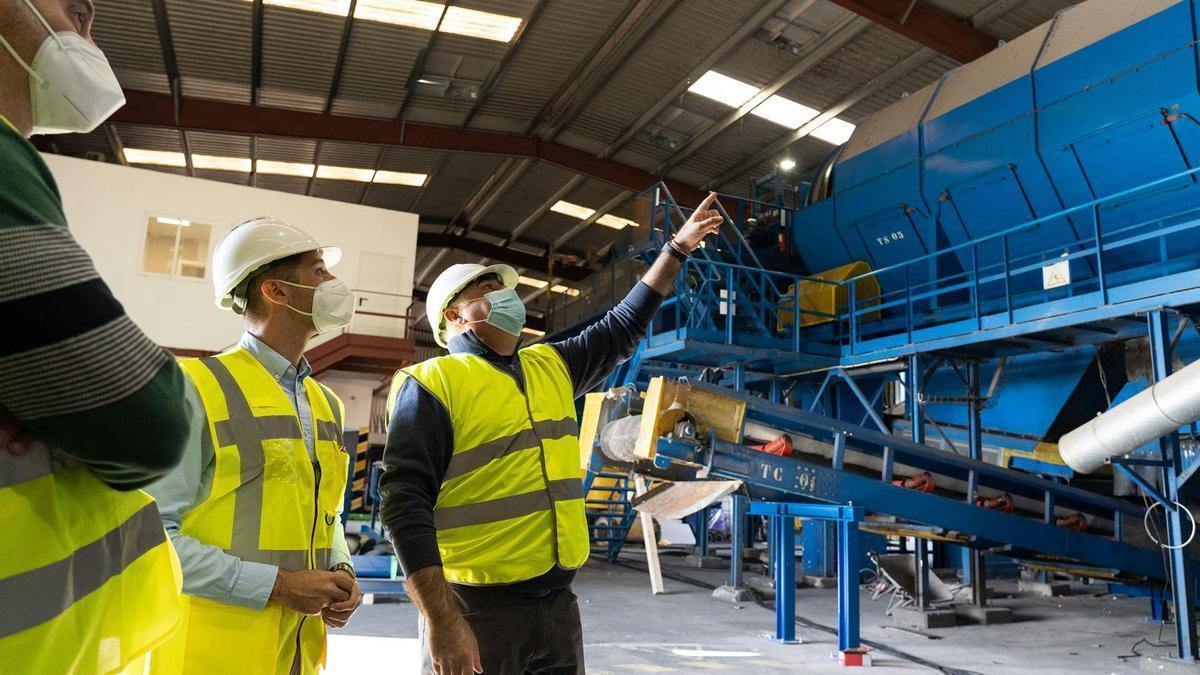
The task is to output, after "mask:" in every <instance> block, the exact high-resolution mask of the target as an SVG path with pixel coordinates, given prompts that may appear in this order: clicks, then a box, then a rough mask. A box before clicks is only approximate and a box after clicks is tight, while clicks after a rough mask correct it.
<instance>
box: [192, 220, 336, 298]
mask: <svg viewBox="0 0 1200 675" xmlns="http://www.w3.org/2000/svg"><path fill="white" fill-rule="evenodd" d="M318 249H319V250H320V251H322V253H323V254H324V258H325V266H326V267H333V266H334V265H336V264H337V262H338V261H339V260H341V259H342V249H340V248H338V247H336V246H325V245H323V244H321V243H318V242H317V240H316V239H313V238H312V237H310V236H309V235H308V233H307V232H305V231H304V230H301V229H300V228H298V227H295V226H293V225H289V224H288V223H285V222H284V221H282V220H280V219H278V218H252V219H250V220H247V221H246V222H244V223H242V224H240V225H237V226H235V227H234V228H233V229H232V230H230V231H229V233H228V234H226V235H225V236H224V237H222V238H221V241H220V242H218V243H217V248H216V251H214V252H213V262H212V271H213V290H214V291H215V294H216V297H215V299H216V303H217V307H219V308H221V309H234V302H233V291H234V289H236V288H237V287H238V285H239V284H241V283H242V282H243V281H245V280H246V279H247V278H248V277H249V276H250V275H251V274H254V272H255V270H257V269H259V268H260V267H262V266H263V265H267V264H270V263H273V262H275V261H276V260H282V259H284V258H287V257H289V256H293V255H296V254H297V253H307V252H309V251H316V250H318ZM239 313H240V312H239Z"/></svg>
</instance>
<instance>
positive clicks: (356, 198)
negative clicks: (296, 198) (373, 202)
mask: <svg viewBox="0 0 1200 675" xmlns="http://www.w3.org/2000/svg"><path fill="white" fill-rule="evenodd" d="M366 189H367V183H356V182H354V181H348V180H318V181H317V182H316V183H315V184H314V185H313V191H312V196H314V197H320V198H321V199H333V200H335V201H339V202H348V203H351V204H358V203H359V202H361V201H362V197H363V193H364V192H365V191H366Z"/></svg>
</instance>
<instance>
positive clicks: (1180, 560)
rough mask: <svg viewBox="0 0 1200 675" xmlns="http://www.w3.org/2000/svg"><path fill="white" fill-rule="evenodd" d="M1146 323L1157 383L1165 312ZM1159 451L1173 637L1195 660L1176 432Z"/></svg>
mask: <svg viewBox="0 0 1200 675" xmlns="http://www.w3.org/2000/svg"><path fill="white" fill-rule="evenodd" d="M1146 320H1147V322H1148V323H1149V325H1150V359H1151V362H1152V364H1153V369H1154V381H1155V382H1159V381H1161V380H1163V379H1165V378H1166V377H1167V376H1168V375H1170V374H1171V331H1170V326H1169V324H1168V315H1167V313H1166V312H1164V311H1162V310H1154V311H1151V312H1148V313H1147V315H1146ZM1158 447H1159V451H1160V452H1161V453H1162V462H1163V467H1162V473H1161V478H1162V481H1161V482H1162V489H1163V496H1164V497H1165V498H1166V502H1167V503H1165V504H1164V505H1163V507H1164V509H1163V510H1164V513H1165V515H1166V519H1167V550H1166V552H1167V556H1168V559H1169V560H1170V566H1171V575H1170V579H1171V595H1172V596H1173V599H1174V602H1175V639H1176V640H1177V642H1176V644H1177V645H1178V652H1177V653H1178V655H1179V658H1180V659H1183V660H1186V661H1194V660H1195V659H1196V607H1195V604H1194V603H1193V597H1192V593H1191V588H1190V584H1191V578H1190V576H1189V574H1188V553H1187V550H1186V548H1184V546H1183V545H1182V544H1183V540H1184V535H1183V532H1184V529H1183V525H1184V522H1183V508H1184V507H1182V506H1180V499H1179V491H1180V488H1181V487H1182V481H1180V480H1179V477H1178V472H1179V469H1180V468H1181V467H1182V461H1181V458H1180V452H1179V432H1177V431H1172V432H1171V433H1170V434H1168V435H1166V436H1164V437H1163V438H1161V439H1159V441H1158Z"/></svg>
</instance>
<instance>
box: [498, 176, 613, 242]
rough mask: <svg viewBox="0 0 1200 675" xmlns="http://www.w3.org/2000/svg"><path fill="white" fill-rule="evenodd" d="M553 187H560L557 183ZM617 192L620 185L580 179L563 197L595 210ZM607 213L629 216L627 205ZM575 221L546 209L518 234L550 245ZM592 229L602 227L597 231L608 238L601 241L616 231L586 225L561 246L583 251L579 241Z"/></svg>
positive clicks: (577, 220)
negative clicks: (532, 223)
mask: <svg viewBox="0 0 1200 675" xmlns="http://www.w3.org/2000/svg"><path fill="white" fill-rule="evenodd" d="M564 182H565V181H564ZM557 187H561V185H559V186H557ZM620 192H621V190H620V188H617V187H614V186H612V185H609V184H608V183H604V182H602V181H598V180H587V181H584V182H583V183H582V184H581V185H580V186H579V187H577V188H575V189H574V190H572V191H571V192H570V193H568V194H567V196H566V197H564V199H565V200H566V201H568V202H571V203H572V204H578V205H580V206H586V207H587V208H589V209H593V210H595V209H599V208H600V207H601V206H603V205H604V204H606V203H608V200H610V199H612V198H613V197H615V196H616V195H617V194H618V193H620ZM609 213H612V214H613V215H616V216H619V217H623V218H628V217H630V216H629V215H628V214H629V209H628V207H627V206H622V207H618V208H616V209H612V210H611V211H609ZM578 224H579V219H577V218H573V217H571V216H566V215H563V214H561V213H556V212H554V211H548V212H546V214H545V215H544V216H543V217H542V218H541V219H540V220H538V221H537V222H536V223H535V224H534V225H533V226H532V227H530V228H529V229H528V230H526V231H525V232H524V233H522V235H521V236H522V237H524V238H528V239H532V240H534V241H540V242H543V243H545V244H553V243H554V242H555V241H557V240H558V238H559V237H561V236H562V235H563V234H565V233H566V232H567V231H568V230H571V229H572V228H574V227H575V226H576V225H578ZM592 230H596V231H599V230H603V231H604V232H601V233H600V234H604V235H605V236H606V237H607V238H608V239H605V241H609V240H611V239H612V237H613V236H615V233H616V230H613V229H611V228H607V227H604V226H603V225H596V224H593V225H591V226H589V227H588V228H587V230H584V232H581V233H580V234H579V235H577V236H575V237H574V238H572V240H571V241H570V242H568V243H566V244H565V245H564V248H566V249H568V250H583V249H581V248H579V242H580V241H583V240H584V239H586V238H587V237H586V236H585V235H586V234H587V233H589V232H591V231H592Z"/></svg>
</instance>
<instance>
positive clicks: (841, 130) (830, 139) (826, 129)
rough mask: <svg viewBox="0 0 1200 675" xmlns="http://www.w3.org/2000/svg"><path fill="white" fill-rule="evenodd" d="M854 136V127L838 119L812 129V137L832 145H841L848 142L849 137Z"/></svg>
mask: <svg viewBox="0 0 1200 675" xmlns="http://www.w3.org/2000/svg"><path fill="white" fill-rule="evenodd" d="M853 134H854V125H853V124H851V123H849V122H847V121H845V120H840V119H838V118H836V117H835V118H833V119H831V120H829V121H828V122H826V123H825V124H822V125H821V126H819V127H817V128H816V129H813V132H812V135H813V136H815V137H817V138H819V139H821V140H823V141H825V142H826V143H832V144H834V145H841V144H842V143H845V142H846V141H848V140H850V136H851V135H853Z"/></svg>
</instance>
